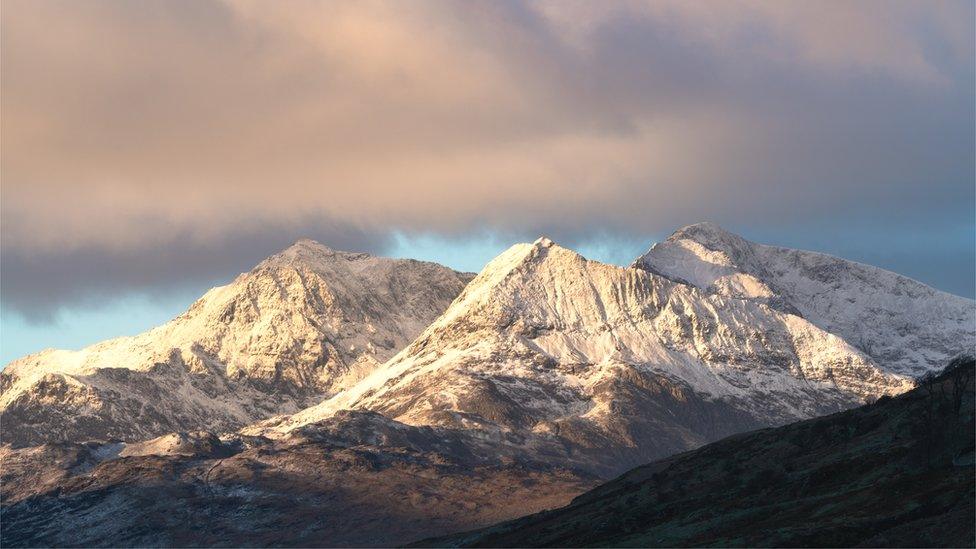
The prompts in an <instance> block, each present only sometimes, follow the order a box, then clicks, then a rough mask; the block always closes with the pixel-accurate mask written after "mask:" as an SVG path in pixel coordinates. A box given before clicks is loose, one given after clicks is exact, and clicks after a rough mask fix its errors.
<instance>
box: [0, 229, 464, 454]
mask: <svg viewBox="0 0 976 549" xmlns="http://www.w3.org/2000/svg"><path fill="white" fill-rule="evenodd" d="M469 279H470V276H469V275H465V274H461V273H457V272H455V271H452V270H451V269H448V268H446V267H443V266H440V265H437V264H434V263H424V262H419V261H413V260H395V259H387V258H380V257H372V256H370V255H367V254H361V253H348V252H339V251H335V250H331V249H329V248H327V247H325V246H323V245H321V244H318V243H317V242H313V241H311V240H300V241H298V242H296V243H295V244H294V245H293V246H291V247H290V248H288V249H286V250H284V251H283V252H281V253H279V254H277V255H274V256H272V257H270V258H268V259H267V260H265V261H264V262H262V263H261V264H259V265H258V266H257V267H255V268H254V270H252V271H250V272H248V273H245V274H242V275H241V276H239V277H238V278H237V279H236V280H234V281H233V282H232V283H230V284H228V285H226V286H222V287H219V288H214V289H213V290H210V291H209V292H207V294H206V295H204V296H203V297H202V298H200V299H199V300H198V301H197V302H196V303H194V304H193V305H192V306H191V307H190V308H189V310H187V311H186V312H185V313H183V314H182V315H180V316H179V317H177V318H176V319H174V320H173V321H171V322H169V323H167V324H164V325H163V326H160V327H158V328H155V329H152V330H150V331H148V332H145V333H143V334H140V335H137V336H135V337H123V338H118V339H113V340H109V341H105V342H102V343H99V344H96V345H93V346H91V347H88V348H85V349H82V350H80V351H59V350H47V351H43V352H40V353H37V354H34V355H30V356H27V357H24V358H22V359H19V360H15V361H13V362H12V363H10V364H9V365H8V366H7V367H6V368H5V369H4V370H3V372H2V373H0V413H2V414H3V432H2V442H3V443H5V444H13V445H14V446H23V445H32V444H40V443H43V442H47V441H83V440H87V439H97V438H101V439H107V438H120V439H124V440H139V439H145V438H151V437H154V436H158V435H161V434H164V433H167V432H171V431H180V430H196V429H206V430H212V431H218V432H219V431H228V430H234V429H237V428H239V427H241V426H243V425H246V424H249V423H252V422H254V421H258V420H260V419H264V418H267V417H270V416H273V415H276V414H282V413H289V412H295V411H297V410H300V409H302V408H304V407H306V406H309V405H312V404H315V403H317V402H319V401H320V400H321V399H322V398H325V397H327V396H329V395H331V394H333V393H335V392H337V391H340V390H342V389H343V388H345V387H347V386H349V385H351V384H353V383H354V382H356V381H358V380H359V379H360V378H361V377H363V376H364V375H366V374H368V373H369V372H371V371H372V370H373V369H374V368H375V367H376V366H377V365H378V364H381V363H382V362H384V361H386V360H387V359H389V358H390V357H391V356H393V355H394V354H395V353H396V352H397V351H399V350H400V349H401V348H403V347H404V346H406V345H407V343H409V342H410V341H412V340H413V338H414V337H416V335H417V334H419V333H420V332H421V331H422V330H423V329H424V328H425V327H426V326H427V325H428V324H430V322H431V321H433V320H434V319H435V318H437V316H438V315H440V313H442V312H443V311H444V309H446V308H447V306H448V305H449V304H450V303H451V301H452V300H453V299H454V298H455V297H456V296H457V295H458V294H459V293H460V292H461V289H462V288H463V287H464V285H465V283H466V282H467V281H468V280H469Z"/></svg>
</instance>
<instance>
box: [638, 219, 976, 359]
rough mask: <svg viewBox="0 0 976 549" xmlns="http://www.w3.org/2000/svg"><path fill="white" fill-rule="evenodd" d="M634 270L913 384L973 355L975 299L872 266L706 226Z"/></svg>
mask: <svg viewBox="0 0 976 549" xmlns="http://www.w3.org/2000/svg"><path fill="white" fill-rule="evenodd" d="M634 264H635V266H638V267H641V268H644V269H647V270H649V271H651V272H654V273H659V274H662V275H664V276H667V277H669V278H673V279H675V280H680V281H685V282H687V283H689V284H692V285H694V286H696V287H698V288H701V289H703V290H705V291H707V292H708V293H711V294H716V295H726V296H731V297H742V298H747V299H753V300H755V301H757V302H762V303H767V304H769V305H770V306H772V307H776V308H779V309H781V310H784V311H791V312H795V313H797V314H799V315H801V316H803V318H805V319H807V320H809V321H810V322H811V323H813V324H815V325H816V326H819V327H820V328H822V329H823V330H825V331H827V332H830V333H833V334H836V335H837V336H839V337H841V338H843V339H844V340H845V341H847V342H848V343H849V344H851V345H853V346H854V347H857V348H858V349H860V350H861V351H863V352H864V353H865V354H867V355H868V356H870V357H872V358H873V359H874V360H875V362H876V363H877V364H878V365H879V366H881V367H882V368H884V369H886V370H887V371H890V372H895V373H899V374H906V375H912V376H919V375H922V374H924V373H926V372H928V371H931V370H934V369H938V368H941V367H944V366H945V364H946V363H947V362H948V361H949V359H950V358H952V357H953V356H955V355H957V354H959V353H961V352H972V350H973V349H974V347H976V302H974V301H973V300H970V299H966V298H963V297H958V296H954V295H951V294H947V293H945V292H940V291H938V290H935V289H932V288H930V287H928V286H926V285H924V284H922V283H920V282H917V281H915V280H912V279H910V278H907V277H904V276H900V275H897V274H895V273H892V272H889V271H886V270H884V269H879V268H877V267H872V266H869V265H863V264H861V263H856V262H853V261H847V260H844V259H839V258H836V257H832V256H829V255H825V254H820V253H815V252H807V251H802V250H793V249H788V248H779V247H775V246H765V245H762V244H755V243H753V242H749V241H747V240H745V239H743V238H741V237H739V236H737V235H735V234H732V233H729V232H728V231H725V230H723V229H722V228H720V227H718V226H717V225H714V224H711V223H699V224H697V225H691V226H689V227H685V228H683V229H680V230H678V231H676V232H675V233H674V234H673V235H671V236H670V237H669V238H668V239H667V240H665V241H664V242H660V243H658V244H655V245H654V247H653V248H651V249H650V250H649V251H648V252H647V253H646V254H644V255H643V256H641V257H640V258H638V259H637V261H635V263H634Z"/></svg>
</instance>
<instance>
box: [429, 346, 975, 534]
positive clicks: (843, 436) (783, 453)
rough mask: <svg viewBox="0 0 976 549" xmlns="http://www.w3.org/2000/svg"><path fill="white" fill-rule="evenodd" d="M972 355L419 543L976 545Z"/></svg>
mask: <svg viewBox="0 0 976 549" xmlns="http://www.w3.org/2000/svg"><path fill="white" fill-rule="evenodd" d="M973 378H974V365H973V360H972V359H971V358H970V359H966V360H959V361H956V362H954V363H953V364H952V365H951V366H950V368H949V369H947V372H946V373H944V374H942V375H940V376H938V377H936V378H932V379H928V380H926V381H924V382H923V383H922V384H921V386H920V387H919V388H917V389H915V390H913V391H911V392H909V393H907V394H905V395H902V396H899V397H895V398H887V397H886V398H882V399H881V400H879V401H878V402H877V403H875V404H870V405H866V406H863V407H861V408H857V409H854V410H850V411H847V412H841V413H838V414H834V415H832V416H828V417H824V418H820V419H814V420H810V421H804V422H800V423H795V424H792V425H788V426H785V427H780V428H776V429H766V430H762V431H756V432H752V433H747V434H743V435H737V436H734V437H731V438H728V439H725V440H722V441H720V442H716V443H714V444H710V445H708V446H705V447H703V448H701V449H699V450H695V451H692V452H688V453H685V454H680V455H677V456H674V457H672V458H668V459H665V460H661V461H657V462H654V463H651V464H649V465H646V466H643V467H638V468H636V469H634V470H632V471H630V472H628V473H626V474H624V475H622V476H621V477H619V478H617V479H615V480H613V481H611V482H609V483H607V484H604V485H603V486H600V487H599V488H596V489H594V490H592V491H590V492H588V493H586V494H583V495H581V496H579V497H578V498H576V499H575V500H573V502H572V503H571V504H570V505H569V506H567V507H564V508H562V509H557V510H554V511H549V512H543V513H539V514H536V515H532V516H528V517H525V518H522V519H518V520H515V521H512V522H509V523H505V524H501V525H498V526H495V527H491V528H487V529H484V530H481V531H477V532H472V533H468V534H458V535H455V536H451V537H447V538H441V539H436V540H428V541H426V542H422V545H428V546H443V545H450V546H472V547H536V546H546V547H558V546H563V547H577V546H622V547H650V546H662V547H667V546H746V547H748V546H808V547H818V546H826V547H833V546H866V547H872V546H874V547H877V546H922V547H926V546H949V547H972V546H973V545H974V543H976V529H974V521H973V516H974V512H976V508H974V497H976V493H974V490H976V482H974V471H973V462H974V454H973V450H974V427H976V424H974V399H973Z"/></svg>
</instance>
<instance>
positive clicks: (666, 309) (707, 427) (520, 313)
mask: <svg viewBox="0 0 976 549" xmlns="http://www.w3.org/2000/svg"><path fill="white" fill-rule="evenodd" d="M911 385H912V384H911V382H910V381H909V380H907V379H905V378H903V377H900V376H896V375H892V374H887V373H885V372H883V371H882V370H881V369H879V368H878V366H877V365H876V364H875V363H874V362H873V361H872V360H871V358H870V357H868V356H866V355H865V354H863V353H861V352H860V351H858V350H857V349H855V348H854V347H852V346H851V345H848V344H847V343H846V342H845V341H844V340H842V339H840V338H839V337H837V336H835V335H832V334H829V333H827V332H825V331H823V330H821V329H820V328H818V327H816V326H815V325H813V324H811V323H810V322H808V321H806V320H804V319H803V318H800V317H798V316H795V315H792V314H789V313H785V312H782V311H780V310H777V309H774V308H770V307H768V306H767V305H766V304H763V303H759V302H756V301H752V300H743V299H737V298H734V297H729V296H726V295H722V294H719V293H710V292H706V291H703V290H700V289H698V288H695V287H693V286H690V285H686V284H681V283H678V282H675V281H672V280H670V279H668V278H665V277H663V276H658V275H655V274H653V273H650V272H648V271H646V270H643V269H637V268H629V269H624V268H619V267H615V266H611V265H606V264H602V263H599V262H596V261H589V260H586V259H585V258H583V257H582V256H580V255H579V254H577V253H575V252H573V251H570V250H567V249H564V248H561V247H559V246H556V245H554V244H553V243H552V242H551V241H549V240H547V239H540V240H538V241H536V242H535V243H534V244H519V245H516V246H514V247H512V248H510V249H509V250H508V251H506V252H504V253H503V254H502V255H500V256H499V257H498V258H496V259H495V260H493V261H492V262H491V263H490V264H489V265H488V266H487V267H486V268H485V269H484V270H483V271H482V273H481V274H479V275H478V277H476V278H475V279H474V280H473V281H472V282H471V283H470V284H469V285H468V286H467V287H466V288H465V290H464V292H463V293H462V294H461V295H460V296H459V297H458V299H457V300H456V301H455V302H454V303H453V304H452V305H451V306H450V308H448V309H447V311H445V313H444V314H443V315H442V316H441V317H440V318H439V319H437V320H436V321H435V322H434V323H433V324H432V325H431V326H430V327H429V328H428V329H427V330H425V331H424V332H423V333H422V334H421V335H420V336H419V337H418V338H417V340H416V341H414V342H413V343H412V344H411V345H410V346H409V347H407V348H406V349H405V350H403V351H402V352H401V353H399V354H398V355H397V356H396V357H394V358H393V359H392V360H391V361H390V362H388V363H387V364H385V365H384V366H382V367H381V368H379V369H377V370H375V371H374V372H373V373H372V374H371V375H369V376H368V377H366V378H365V379H363V380H362V381H360V382H359V383H357V384H356V385H354V386H352V387H350V388H349V389H346V390H345V391H343V392H341V393H339V394H337V395H336V396H335V397H333V398H331V399H329V400H327V401H325V402H323V403H322V404H320V405H317V406H314V407H312V408H309V409H307V410H304V411H302V412H299V413H297V414H294V415H291V416H286V417H282V418H276V419H273V420H269V421H267V422H264V423H262V424H260V425H256V426H252V427H250V428H248V429H246V430H245V432H248V433H262V434H270V435H275V434H276V433H279V434H280V433H286V432H291V431H294V430H295V429H297V428H300V427H302V426H306V425H309V424H313V423H315V422H317V421H320V420H322V419H323V418H327V417H331V416H333V415H334V414H336V413H337V412H338V411H340V410H343V409H361V410H371V411H375V412H379V413H382V414H384V415H385V416H387V417H389V418H392V419H395V420H397V421H401V422H404V423H407V424H411V425H434V426H440V427H446V428H461V429H470V428H475V429H480V430H484V431H486V432H488V433H491V432H499V431H501V432H516V433H522V434H524V435H525V436H526V437H527V440H528V439H530V438H532V437H544V438H548V439H556V440H559V441H562V443H563V444H564V445H566V447H567V448H569V453H570V454H573V453H574V452H576V450H574V448H575V449H578V451H579V452H582V453H587V452H590V453H593V454H594V455H595V456H596V457H595V458H594V459H597V460H599V461H601V462H602V463H601V464H599V465H598V466H597V469H599V470H601V471H602V472H607V470H608V468H609V469H617V468H620V467H624V466H625V465H626V464H628V463H637V462H641V461H643V460H646V459H649V458H651V457H657V456H661V455H666V454H670V453H673V452H675V451H680V450H684V449H688V448H691V447H694V446H698V445H700V444H703V443H705V442H708V441H711V440H715V439H717V438H720V437H722V436H725V435H728V434H730V433H734V432H737V431H742V430H746V429H749V428H754V427H757V426H762V425H772V424H780V423H785V422H788V421H791V420H795V419H798V418H806V417H811V416H815V415H819V414H823V413H827V412H832V411H836V410H840V409H843V408H846V407H850V406H853V405H856V404H858V403H860V402H863V401H864V400H865V399H868V398H873V397H877V396H880V395H883V394H893V393H899V392H902V391H905V390H907V389H909V388H910V387H911Z"/></svg>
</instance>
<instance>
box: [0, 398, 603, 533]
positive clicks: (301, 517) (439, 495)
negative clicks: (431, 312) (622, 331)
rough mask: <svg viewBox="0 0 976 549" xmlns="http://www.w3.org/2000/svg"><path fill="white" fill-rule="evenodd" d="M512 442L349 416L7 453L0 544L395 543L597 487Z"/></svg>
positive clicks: (546, 505)
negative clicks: (237, 433) (263, 429)
mask: <svg viewBox="0 0 976 549" xmlns="http://www.w3.org/2000/svg"><path fill="white" fill-rule="evenodd" d="M515 443H517V441H516V440H510V441H483V440H479V439H477V438H474V437H472V436H471V435H470V434H469V433H465V432H457V431H453V432H452V431H445V430H435V429H430V428H418V427H410V426H407V425H403V424H398V423H396V422H393V421H391V420H389V419H386V418H383V417H382V416H379V415H377V414H370V413H363V412H351V413H344V414H340V415H338V416H336V417H334V418H332V419H331V420H328V421H325V422H322V423H320V424H318V425H315V426H312V427H309V428H306V429H303V430H301V431H299V432H296V433H293V434H292V435H291V436H289V437H286V438H284V439H280V440H276V441H269V440H265V439H259V438H258V439H254V438H239V437H238V438H231V439H225V440H220V439H218V438H217V437H215V436H213V435H212V434H209V433H182V434H178V435H167V436H164V437H161V438H159V439H156V440H151V441H148V442H145V443H134V444H125V443H109V444H102V443H87V444H79V443H57V444H45V445H42V446H35V447H30V448H21V449H10V448H9V447H4V448H0V500H2V506H0V522H2V523H3V528H2V529H0V545H2V546H3V547H65V546H82V547H95V546H107V547H130V546H131V547H157V546H169V547H200V546H223V547H255V546H257V547H261V546H293V547H349V546H381V547H392V546H397V545H400V544H403V543H406V542H409V541H411V540H416V539H419V538H422V537H425V536H430V535H438V534H448V533H450V532H456V531H458V530H464V529H471V528H478V527H482V526H485V525H488V524H491V523H494V522H497V521H500V520H507V519H511V518H514V517H516V516H520V515H523V514H525V513H531V512H535V511H539V510H542V509H552V508H555V507H558V506H560V505H564V504H566V503H568V502H569V500H570V499H571V498H572V497H573V496H574V495H576V494H579V493H580V492H582V491H584V490H586V489H588V488H591V487H593V486H594V485H595V484H596V479H594V478H592V477H588V476H585V475H581V474H579V473H575V472H573V471H569V470H564V469H560V468H558V467H552V466H549V465H547V464H544V463H538V462H530V461H524V460H521V459H519V458H518V457H515V456H513V455H512V452H511V450H514V449H515V448H516V444H515ZM504 448H508V449H509V450H508V451H504V450H503V451H499V449H504Z"/></svg>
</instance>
